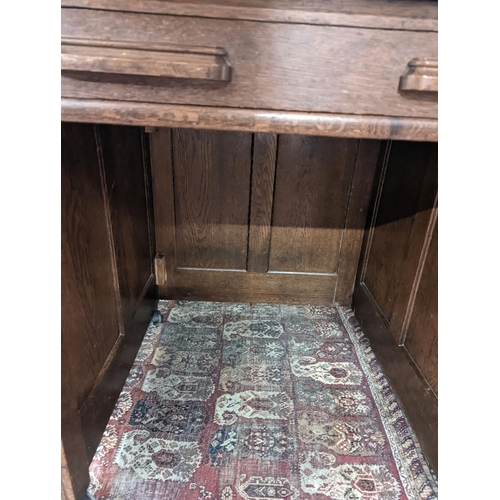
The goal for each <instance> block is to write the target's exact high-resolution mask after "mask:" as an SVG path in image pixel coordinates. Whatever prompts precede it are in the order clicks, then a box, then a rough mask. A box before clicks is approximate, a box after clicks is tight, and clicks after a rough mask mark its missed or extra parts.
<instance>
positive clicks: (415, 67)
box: [399, 57, 438, 92]
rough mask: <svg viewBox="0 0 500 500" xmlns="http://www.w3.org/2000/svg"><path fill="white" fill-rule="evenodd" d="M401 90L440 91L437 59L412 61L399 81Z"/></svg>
mask: <svg viewBox="0 0 500 500" xmlns="http://www.w3.org/2000/svg"><path fill="white" fill-rule="evenodd" d="M399 90H403V91H416V92H437V91H438V62H437V59H430V58H425V57H424V58H423V59H412V60H411V61H410V62H409V63H408V66H407V68H406V72H405V73H404V74H403V75H402V76H401V78H400V80H399Z"/></svg>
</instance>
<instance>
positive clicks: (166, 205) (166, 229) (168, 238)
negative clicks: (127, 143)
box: [148, 128, 177, 298]
mask: <svg viewBox="0 0 500 500" xmlns="http://www.w3.org/2000/svg"><path fill="white" fill-rule="evenodd" d="M148 135H149V145H150V155H151V177H152V183H153V204H154V214H155V217H154V220H155V237H156V251H158V252H161V253H162V254H163V255H164V256H165V262H166V270H167V283H166V284H165V285H163V286H159V287H158V291H159V295H160V297H161V298H172V297H173V293H174V291H173V290H174V278H175V268H176V262H177V260H176V228H175V201H174V173H173V165H172V155H173V152H172V130H171V129H169V128H160V129H157V130H155V131H153V132H152V133H150V134H148Z"/></svg>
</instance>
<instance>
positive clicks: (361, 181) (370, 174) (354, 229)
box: [335, 140, 380, 306]
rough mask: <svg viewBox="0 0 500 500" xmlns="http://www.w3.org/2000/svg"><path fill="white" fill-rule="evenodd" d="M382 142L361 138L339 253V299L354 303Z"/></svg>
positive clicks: (342, 302) (337, 291)
mask: <svg viewBox="0 0 500 500" xmlns="http://www.w3.org/2000/svg"><path fill="white" fill-rule="evenodd" d="M379 151H380V141H370V140H361V141H359V147H358V152H357V155H356V165H355V167H354V175H353V179H352V185H351V191H350V196H349V206H348V209H347V216H346V224H345V233H344V236H343V238H342V243H341V247H340V256H339V267H338V276H339V279H338V281H337V288H336V290H335V302H336V303H338V304H342V305H347V306H350V305H351V301H352V295H353V293H354V285H355V280H356V270H357V267H358V262H359V256H360V252H361V245H362V242H363V236H364V232H365V224H366V217H367V213H368V206H369V203H370V197H371V192H372V188H373V180H374V176H375V170H376V166H377V158H378V156H379Z"/></svg>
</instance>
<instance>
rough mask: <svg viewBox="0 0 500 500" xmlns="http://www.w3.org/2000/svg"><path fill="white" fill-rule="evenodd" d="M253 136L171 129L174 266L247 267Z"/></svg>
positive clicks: (239, 133) (248, 134)
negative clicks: (174, 230) (174, 220)
mask: <svg viewBox="0 0 500 500" xmlns="http://www.w3.org/2000/svg"><path fill="white" fill-rule="evenodd" d="M251 145H252V135H251V134H250V133H242V132H213V131H200V130H183V129H176V130H174V133H173V153H174V154H173V157H174V190H175V218H176V245H177V266H178V267H190V268H208V269H240V270H244V269H246V263H247V243H248V221H249V201H250V200H249V196H250V169H251Z"/></svg>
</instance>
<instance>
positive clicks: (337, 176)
mask: <svg viewBox="0 0 500 500" xmlns="http://www.w3.org/2000/svg"><path fill="white" fill-rule="evenodd" d="M356 148H357V141H354V140H349V139H335V138H330V137H308V136H296V135H283V136H280V140H279V146H278V162H277V168H276V170H277V171H276V191H275V199H274V208H273V221H272V229H271V251H270V262H269V269H270V270H271V271H285V272H313V273H335V272H336V271H337V267H338V256H339V251H340V243H341V239H342V233H343V231H344V226H345V217H346V209H347V200H348V194H349V186H350V183H351V180H352V172H353V167H354V160H355V154H356ZM332 300H333V297H332Z"/></svg>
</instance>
